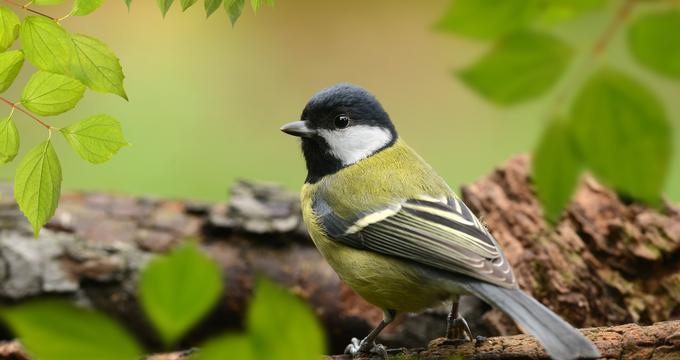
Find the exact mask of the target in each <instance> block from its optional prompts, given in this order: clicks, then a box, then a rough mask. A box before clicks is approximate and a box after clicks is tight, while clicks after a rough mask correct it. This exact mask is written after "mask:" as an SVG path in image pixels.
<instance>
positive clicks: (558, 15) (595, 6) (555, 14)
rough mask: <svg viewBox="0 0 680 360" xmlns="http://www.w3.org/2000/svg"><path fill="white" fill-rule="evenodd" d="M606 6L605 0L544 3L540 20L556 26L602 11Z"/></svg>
mask: <svg viewBox="0 0 680 360" xmlns="http://www.w3.org/2000/svg"><path fill="white" fill-rule="evenodd" d="M606 4H607V1H606V0H551V1H547V2H545V4H544V8H543V11H542V14H541V19H542V20H543V21H544V22H545V23H548V24H557V23H561V22H564V21H567V20H572V19H574V18H576V17H578V16H580V15H583V14H586V13H588V12H591V11H595V10H599V9H602V8H604V6H605V5H606Z"/></svg>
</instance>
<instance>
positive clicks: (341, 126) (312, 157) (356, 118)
mask: <svg viewBox="0 0 680 360" xmlns="http://www.w3.org/2000/svg"><path fill="white" fill-rule="evenodd" d="M281 131H283V132H285V133H287V134H290V135H294V136H298V137H300V138H301V139H302V152H303V154H304V156H305V161H306V163H307V171H308V175H307V182H312V183H313V182H316V181H318V179H320V178H321V177H323V176H324V175H328V174H332V173H334V172H336V171H338V170H340V169H342V168H343V167H345V166H349V165H352V164H354V163H356V162H357V161H359V160H362V159H364V158H367V157H369V156H371V155H373V154H375V153H377V152H379V151H380V150H382V149H385V148H387V147H389V146H390V145H392V144H393V143H394V142H395V141H396V139H397V132H396V130H395V129H394V125H392V121H390V117H389V115H387V113H386V112H385V110H384V109H383V107H382V106H381V105H380V103H379V102H378V100H376V98H375V97H374V96H373V95H372V94H371V93H369V92H368V91H366V90H364V89H362V88H360V87H358V86H354V85H350V84H338V85H334V86H331V87H329V88H326V89H324V90H321V91H320V92H318V93H317V94H316V95H314V96H313V97H312V98H311V99H310V100H309V102H308V103H307V106H305V109H304V110H303V111H302V116H301V120H300V121H295V122H292V123H288V124H286V125H284V126H282V127H281Z"/></svg>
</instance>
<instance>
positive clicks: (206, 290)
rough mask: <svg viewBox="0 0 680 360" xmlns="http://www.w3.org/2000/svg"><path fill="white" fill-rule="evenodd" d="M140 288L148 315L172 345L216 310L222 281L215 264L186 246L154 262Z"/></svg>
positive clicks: (144, 276) (164, 339) (146, 270)
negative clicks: (212, 310)
mask: <svg viewBox="0 0 680 360" xmlns="http://www.w3.org/2000/svg"><path fill="white" fill-rule="evenodd" d="M139 286H140V289H139V291H140V296H141V302H142V305H143V307H144V310H145V312H146V314H147V315H148V316H149V318H150V320H151V321H152V322H153V324H154V325H155V327H156V329H157V330H158V332H159V333H160V335H161V338H162V340H163V342H165V343H166V344H168V345H169V344H172V343H174V342H176V341H177V340H179V338H180V337H181V336H182V335H184V333H185V332H186V331H187V330H189V329H190V328H191V327H192V326H193V325H194V324H196V323H197V322H198V321H199V320H201V318H202V317H203V316H204V315H206V313H207V312H208V311H210V310H211V309H212V307H213V306H214V305H215V303H216V302H217V300H218V298H219V296H220V293H221V291H222V280H221V273H220V270H219V269H218V267H217V265H216V264H215V263H214V262H213V261H212V260H210V259H209V258H208V257H206V256H205V255H204V254H203V253H201V251H200V250H199V249H198V248H197V247H196V246H194V245H190V244H185V245H183V246H180V247H178V248H176V249H175V250H173V251H172V252H171V253H170V254H168V255H166V256H159V257H156V258H155V259H154V260H152V261H151V263H150V264H149V265H148V266H147V267H146V269H144V271H143V272H142V275H141V278H140V283H139Z"/></svg>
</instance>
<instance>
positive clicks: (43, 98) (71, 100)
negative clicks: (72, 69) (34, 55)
mask: <svg viewBox="0 0 680 360" xmlns="http://www.w3.org/2000/svg"><path fill="white" fill-rule="evenodd" d="M84 93H85V85H83V84H82V83H81V82H80V81H78V80H76V79H72V78H70V77H68V76H64V75H60V74H54V73H51V72H47V71H38V72H36V73H35V74H33V76H31V79H30V80H28V84H26V87H25V88H24V92H23V93H22V94H21V104H22V105H24V106H25V107H26V108H27V109H28V110H31V111H32V112H34V113H36V114H39V115H44V116H49V115H57V114H61V113H63V112H66V111H69V110H71V109H73V108H74V107H75V106H76V104H77V103H78V101H80V99H82V97H83V94H84Z"/></svg>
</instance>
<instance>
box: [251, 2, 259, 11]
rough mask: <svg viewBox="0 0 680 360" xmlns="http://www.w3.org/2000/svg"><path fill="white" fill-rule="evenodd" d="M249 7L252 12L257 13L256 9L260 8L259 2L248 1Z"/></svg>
mask: <svg viewBox="0 0 680 360" xmlns="http://www.w3.org/2000/svg"><path fill="white" fill-rule="evenodd" d="M250 6H251V7H252V8H253V12H254V13H257V9H259V8H260V0H250Z"/></svg>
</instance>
